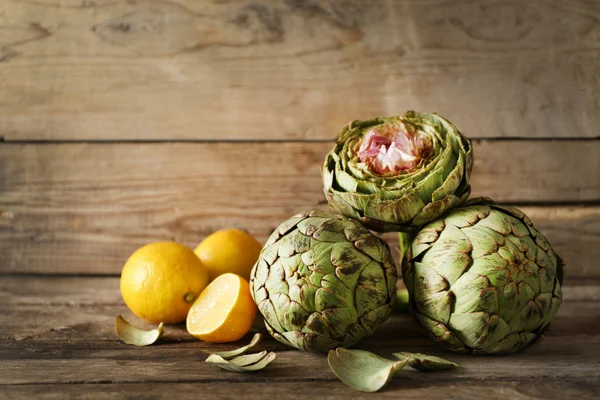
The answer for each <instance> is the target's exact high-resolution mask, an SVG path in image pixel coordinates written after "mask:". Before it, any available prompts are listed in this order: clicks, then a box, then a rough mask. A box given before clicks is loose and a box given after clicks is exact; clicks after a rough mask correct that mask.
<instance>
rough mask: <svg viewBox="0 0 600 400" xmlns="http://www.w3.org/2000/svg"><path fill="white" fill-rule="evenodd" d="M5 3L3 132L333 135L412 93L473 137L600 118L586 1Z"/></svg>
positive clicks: (594, 25) (412, 104)
mask: <svg viewBox="0 0 600 400" xmlns="http://www.w3.org/2000/svg"><path fill="white" fill-rule="evenodd" d="M0 15H2V17H3V20H2V21H0V24H5V25H6V29H4V30H3V35H2V41H1V45H2V47H0V93H1V96H0V105H1V107H0V136H4V137H5V138H6V140H36V139H47V140H60V139H84V140H85V139H87V140H95V139H117V140H119V139H185V138H192V139H194V138H203V139H206V138H210V139H290V138H295V139H302V138H310V139H323V138H327V139H329V138H332V137H334V136H335V135H336V133H337V132H338V131H339V127H340V126H341V125H342V124H345V123H346V122H348V121H350V120H352V119H356V118H360V119H365V118H368V117H372V116H375V115H397V114H399V113H402V112H404V111H405V110H407V109H416V110H417V111H437V112H440V113H441V114H442V115H445V116H447V117H448V118H449V119H450V120H451V121H453V122H454V123H456V124H457V126H458V127H460V129H461V130H463V131H464V132H465V133H466V134H468V135H470V136H474V137H483V136H485V137H506V136H528V137H530V136H536V137H573V136H580V137H594V136H597V134H598V131H597V126H599V125H600V112H599V111H600V110H599V104H600V103H599V102H598V93H600V81H598V80H597V79H595V77H596V76H597V68H596V67H597V59H598V47H597V36H596V32H597V29H598V21H599V20H600V9H599V8H598V7H597V4H595V2H593V1H585V0H571V1H569V2H565V1H560V0H531V1H528V2H527V3H526V4H521V3H519V2H514V1H510V0H499V1H494V2H493V3H490V2H489V1H486V0H476V1H468V2H456V1H452V0H439V1H403V0H395V1H387V2H380V4H377V6H373V5H372V4H371V2H368V1H364V0H345V1H344V2H342V3H339V4H337V3H332V2H325V3H323V2H314V1H313V2H306V1H297V0H296V1H286V2H275V1H270V2H255V1H253V0H237V1H226V2H225V1H220V2H215V1H209V0H172V1H160V0H157V1H152V2H147V1H140V2H128V1H94V2H82V1H69V2H56V1H35V2H34V1H5V2H2V3H0ZM498 16H502V17H501V23H500V22H498ZM558 26H559V28H557V27H558Z"/></svg>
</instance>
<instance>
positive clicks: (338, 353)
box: [327, 347, 408, 393]
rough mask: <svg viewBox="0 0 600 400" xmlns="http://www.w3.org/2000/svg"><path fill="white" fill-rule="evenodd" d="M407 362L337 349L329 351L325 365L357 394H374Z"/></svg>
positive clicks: (341, 348)
mask: <svg viewBox="0 0 600 400" xmlns="http://www.w3.org/2000/svg"><path fill="white" fill-rule="evenodd" d="M407 362H408V360H406V359H404V360H400V361H391V360H388V359H385V358H383V357H379V356H378V355H376V354H373V353H371V352H368V351H364V350H347V349H345V348H343V347H338V348H337V349H335V350H330V351H329V354H328V355H327V363H328V364H329V368H331V370H332V371H333V373H334V374H335V376H337V377H338V378H339V379H340V380H341V381H342V382H344V383H345V384H346V385H348V386H350V387H351V388H353V389H354V390H358V391H359V392H368V393H372V392H376V391H378V390H379V389H381V388H383V387H384V386H385V385H387V384H388V383H389V382H390V381H391V379H392V378H393V377H394V375H395V374H396V373H397V372H398V371H400V370H402V368H404V366H405V365H406V363H407Z"/></svg>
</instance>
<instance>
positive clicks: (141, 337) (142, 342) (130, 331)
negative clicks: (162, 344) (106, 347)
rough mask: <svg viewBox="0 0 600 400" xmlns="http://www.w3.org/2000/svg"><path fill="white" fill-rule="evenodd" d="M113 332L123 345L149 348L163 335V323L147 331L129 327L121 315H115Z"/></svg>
mask: <svg viewBox="0 0 600 400" xmlns="http://www.w3.org/2000/svg"><path fill="white" fill-rule="evenodd" d="M115 332H116V333H117V337H118V338H119V339H121V341H123V343H126V344H132V345H134V346H140V347H141V346H149V345H151V344H154V343H155V342H156V341H157V340H158V339H159V338H160V337H161V336H162V335H163V323H162V322H161V323H160V324H158V327H157V328H156V329H151V330H149V331H147V330H144V329H140V328H138V327H135V326H133V325H131V324H130V323H129V322H127V321H126V320H125V319H124V318H123V317H122V316H121V315H117V318H116V320H115Z"/></svg>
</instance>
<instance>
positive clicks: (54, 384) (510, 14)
mask: <svg viewBox="0 0 600 400" xmlns="http://www.w3.org/2000/svg"><path fill="white" fill-rule="evenodd" d="M598 21H600V6H599V3H598V2H594V1H587V0H569V1H560V0H531V1H528V2H515V1H509V0H499V1H494V2H489V1H486V0H472V1H461V2H456V1H452V0H436V1H421V0H392V1H386V2H378V1H366V0H344V1H322V2H317V1H308V0H306V1H305V0H289V1H285V2H278V1H270V0H260V1H252V0H231V1H216V0H169V1H166V0H152V1H120V0H93V1H90V0H64V1H57V0H35V1H34V0H0V137H1V138H2V142H1V143H0V398H31V397H39V398H61V399H62V398H70V397H79V398H91V399H101V398H123V397H132V398H141V397H149V398H177V399H182V398H198V397H200V396H203V397H209V398H223V399H225V398H267V397H272V398H276V399H279V398H300V397H302V398H314V397H316V396H320V397H324V398H337V397H362V396H361V394H360V393H358V392H354V391H352V390H351V389H349V388H348V387H346V386H345V385H344V384H342V383H341V382H339V381H338V380H337V379H336V378H335V376H334V375H333V374H332V373H331V371H330V370H329V368H328V367H327V363H326V360H325V358H324V357H323V356H322V355H317V354H308V353H302V352H299V351H294V350H291V349H289V348H285V347H283V346H282V345H280V344H278V343H277V342H275V341H273V340H272V339H270V338H269V339H266V340H264V342H263V343H262V344H261V345H260V348H261V349H262V348H264V349H271V350H275V351H277V353H278V358H277V360H276V361H275V362H274V363H273V364H272V365H270V366H269V367H268V368H267V369H265V370H264V371H261V372H258V373H255V374H248V375H241V374H233V373H228V372H224V371H221V370H218V369H215V368H213V367H211V366H208V365H206V364H205V363H204V362H203V359H204V357H205V356H204V354H203V353H202V352H201V351H200V350H201V349H206V348H215V347H213V346H211V345H208V344H206V343H202V342H200V341H197V340H195V339H193V338H191V337H190V336H188V335H187V334H186V332H185V329H184V327H182V326H175V327H168V328H167V330H166V335H165V337H164V339H163V340H162V341H161V342H160V344H157V345H155V346H151V347H148V348H133V347H130V346H127V345H125V344H123V343H121V342H119V341H118V340H117V338H116V337H115V334H114V331H113V329H114V328H113V326H114V318H115V316H116V315H117V314H119V313H123V314H124V315H125V316H126V317H129V318H131V319H132V320H134V319H133V318H132V316H131V314H128V312H127V310H126V308H125V306H124V304H123V302H122V300H121V297H120V294H119V285H118V276H119V273H120V270H121V268H122V266H123V263H124V261H125V260H126V259H127V257H128V256H129V254H131V253H132V252H133V251H134V250H135V249H136V248H138V247H140V246H142V245H144V244H146V243H148V242H152V241H157V240H175V241H178V242H181V243H183V244H186V245H189V246H195V245H196V244H197V243H198V242H199V241H200V240H201V239H203V238H204V237H205V236H206V235H207V234H209V233H210V232H212V231H214V230H216V229H219V228H223V227H231V226H237V227H243V228H246V229H248V230H249V231H250V232H251V233H252V234H254V235H256V236H257V238H258V239H259V240H263V241H264V240H265V239H266V237H267V235H268V234H269V233H270V232H271V230H272V229H273V228H275V227H276V226H277V225H278V224H279V223H280V222H281V221H283V220H284V219H286V218H288V217H289V216H291V215H293V214H295V213H296V212H299V211H304V210H306V209H309V208H324V207H325V204H324V203H325V202H324V196H323V194H322V191H321V180H320V176H319V166H320V163H321V161H322V159H323V157H324V155H325V153H326V152H327V151H328V150H329V149H330V147H331V146H332V141H333V139H334V137H335V136H336V132H337V131H338V129H339V127H340V126H341V125H343V124H344V123H346V122H347V121H349V120H351V119H363V118H368V117H371V116H374V115H394V114H399V113H402V112H404V111H405V110H406V109H416V110H418V111H437V112H439V113H441V114H442V115H444V116H446V117H448V118H449V119H450V120H452V121H453V122H454V123H455V124H456V125H457V126H458V127H459V128H460V129H461V131H462V132H463V133H465V134H466V135H467V136H469V137H470V138H472V139H473V145H474V152H475V167H474V171H473V176H472V179H471V182H472V186H473V195H484V196H488V197H491V198H493V199H495V200H496V201H498V202H500V203H503V204H512V205H517V206H519V207H520V208H521V209H522V210H523V211H525V212H526V213H527V214H528V215H529V216H530V217H531V219H532V220H533V221H534V223H535V224H536V226H537V227H538V228H539V229H540V230H541V231H542V232H543V233H544V234H545V235H546V236H547V237H548V239H549V240H550V242H551V243H552V244H553V245H554V247H555V249H556V250H557V252H558V253H559V254H560V255H562V256H563V258H564V259H565V260H566V261H567V264H568V275H567V281H566V285H565V288H564V297H565V301H564V304H563V306H562V308H561V310H560V312H559V314H558V316H557V318H556V321H555V323H554V324H553V326H552V328H551V329H550V331H549V332H548V334H547V336H546V338H545V339H544V340H543V341H542V342H541V343H540V344H538V345H536V346H534V347H532V348H530V349H528V350H527V351H525V352H523V353H520V354H515V355H512V356H506V357H467V356H459V355H454V354H452V353H447V352H446V351H444V350H443V349H442V348H440V347H438V346H437V345H435V344H434V343H432V342H431V341H430V340H428V339H427V338H426V337H424V336H423V335H422V334H421V333H420V331H419V330H418V329H417V328H416V326H415V324H414V323H413V322H412V321H411V320H410V318H408V317H407V316H405V315H400V314H396V315H394V316H393V317H392V318H391V319H390V320H389V321H388V322H387V323H386V324H385V325H384V326H383V327H382V328H381V329H380V330H379V331H378V332H377V334H376V336H375V337H373V338H372V339H370V340H368V341H366V342H365V343H364V344H363V347H364V348H366V349H370V350H373V351H375V352H377V353H379V354H381V355H389V354H390V353H391V352H392V351H421V352H425V353H429V354H435V355H439V356H443V357H446V358H449V359H451V360H453V361H457V362H458V363H460V364H461V365H462V368H460V369H457V370H455V371H451V372H440V373H435V374H420V373H416V372H414V373H413V372H409V371H405V372H403V373H402V375H401V376H398V377H397V378H396V379H395V380H394V381H393V383H392V384H391V385H390V386H389V387H387V388H385V390H383V391H381V392H380V393H378V394H376V395H369V396H367V395H364V397H402V398H406V399H409V398H436V399H438V398H502V399H507V398H510V399H512V398H557V399H564V398H578V399H583V398H600V363H599V361H600V305H599V303H598V300H600V265H599V264H600V261H599V260H600V136H599V133H598V127H599V126H600V97H599V95H598V93H600V79H598V76H599V74H600V64H599V60H600V57H599V54H598V52H599V50H598V39H599V37H600V36H599V35H600V33H599V32H600V23H599V22H598ZM386 238H387V239H389V240H390V244H391V245H392V246H395V244H396V241H395V238H394V236H393V235H389V236H386ZM218 347H219V348H225V347H227V346H225V345H222V346H218Z"/></svg>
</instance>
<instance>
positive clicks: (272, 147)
mask: <svg viewBox="0 0 600 400" xmlns="http://www.w3.org/2000/svg"><path fill="white" fill-rule="evenodd" d="M330 147H331V144H330V143H306V142H297V143H160V144H157V143H145V144H134V143H126V144H123V143H121V144H89V143H88V144H27V145H17V144H7V143H5V144H2V145H0V272H3V273H6V272H22V273H27V272H39V273H47V274H52V273H96V274H106V273H108V274H118V273H119V272H120V270H121V267H122V265H123V263H124V261H125V260H126V259H127V257H128V256H129V255H130V254H131V253H132V252H133V251H134V250H135V249H136V248H138V247H140V246H142V245H144V244H146V243H148V242H151V241H157V240H175V241H178V242H181V243H184V244H186V245H188V246H196V245H197V243H199V241H200V240H201V239H203V238H204V237H205V236H206V235H208V234H209V233H211V232H213V231H215V230H217V229H221V228H226V227H232V226H237V227H242V228H246V229H248V230H249V231H250V232H251V233H252V234H254V235H256V236H257V237H258V239H259V240H261V241H264V240H265V239H266V237H267V236H268V235H269V234H270V233H271V231H272V230H273V229H274V228H275V227H277V225H279V224H280V223H281V222H283V221H284V220H285V219H287V218H288V217H290V216H292V215H294V214H295V213H297V212H300V211H304V210H306V209H310V208H326V205H325V204H324V196H323V194H322V189H321V179H320V176H319V170H320V163H321V160H322V159H323V157H324V155H325V153H326V152H327V151H328V150H329V148H330ZM475 153H476V162H475V167H474V170H473V171H474V175H473V179H472V183H473V188H474V190H473V192H474V193H473V194H474V195H485V196H489V197H491V198H494V199H496V200H497V201H501V202H510V203H520V202H527V203H532V202H537V201H542V202H546V203H547V202H552V201H557V202H560V203H568V202H573V203H575V204H577V203H578V202H580V201H586V202H587V201H598V200H600V159H599V158H598V157H597V156H595V155H596V154H600V141H559V142H552V141H541V142H539V141H492V142H487V141H476V142H475ZM565 165H569V166H570V167H569V168H565ZM523 210H524V211H525V212H526V213H528V214H529V215H530V216H531V218H532V219H533V221H534V222H535V223H536V225H537V226H538V227H539V228H540V229H541V230H542V232H544V233H545V234H546V235H547V237H548V238H549V240H550V241H551V242H552V243H553V244H554V245H555V248H556V249H557V251H558V252H559V253H560V254H562V255H563V256H564V257H565V259H566V260H567V263H568V264H569V276H572V277H591V276H595V277H600V268H598V263H597V262H596V261H594V260H597V259H598V258H599V257H600V250H599V249H600V235H599V233H600V207H598V206H588V207H580V206H576V205H574V206H565V205H562V206H560V207H552V206H543V207H536V206H526V207H524V208H523ZM392 239H393V237H392Z"/></svg>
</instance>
